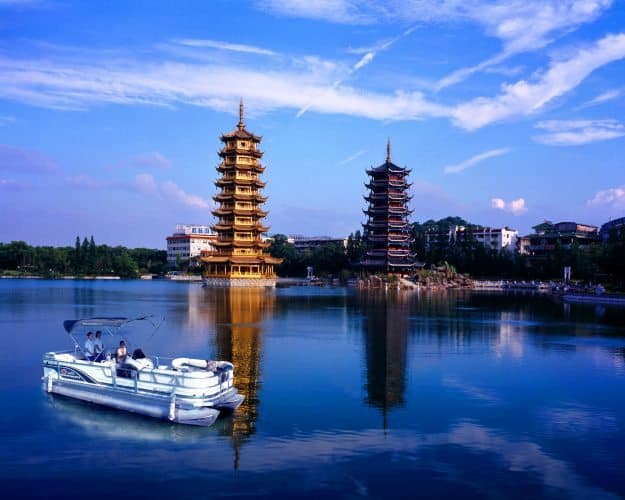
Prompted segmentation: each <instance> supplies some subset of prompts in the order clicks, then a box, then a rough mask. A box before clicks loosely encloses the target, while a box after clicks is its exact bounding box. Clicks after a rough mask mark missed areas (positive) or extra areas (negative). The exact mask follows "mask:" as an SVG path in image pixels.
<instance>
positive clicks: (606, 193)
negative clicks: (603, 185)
mask: <svg viewBox="0 0 625 500" xmlns="http://www.w3.org/2000/svg"><path fill="white" fill-rule="evenodd" d="M586 204H587V205H589V206H591V207H611V208H616V209H619V210H621V209H625V185H622V186H619V187H615V188H609V189H604V190H602V191H598V192H597V193H596V194H595V196H594V197H593V198H592V199H591V200H588V202H587V203H586Z"/></svg>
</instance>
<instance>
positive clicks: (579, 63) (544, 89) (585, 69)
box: [453, 33, 625, 130]
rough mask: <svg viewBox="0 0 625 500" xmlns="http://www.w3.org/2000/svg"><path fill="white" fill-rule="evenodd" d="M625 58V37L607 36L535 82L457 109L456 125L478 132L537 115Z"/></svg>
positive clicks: (519, 84)
mask: <svg viewBox="0 0 625 500" xmlns="http://www.w3.org/2000/svg"><path fill="white" fill-rule="evenodd" d="M623 58H625V34H623V33H621V34H618V35H607V36H605V37H603V38H602V39H600V40H599V41H597V42H596V43H595V44H594V45H592V46H589V47H585V48H581V49H579V50H578V51H577V52H576V53H575V54H574V55H573V56H572V57H570V58H569V59H567V60H563V61H558V62H554V63H552V64H551V67H550V68H549V69H548V70H547V71H546V72H545V73H543V74H540V75H538V76H537V77H536V79H535V81H534V82H533V83H530V82H527V81H525V80H520V81H518V82H516V83H514V84H512V85H509V84H504V85H503V86H502V92H501V93H500V94H499V95H498V96H496V97H492V98H487V97H478V98H477V99H473V100H472V101H469V102H467V103H464V104H460V105H459V106H457V107H456V108H455V109H454V110H453V117H454V121H455V123H456V124H457V125H458V126H460V127H462V128H465V129H467V130H474V129H478V128H480V127H483V126H485V125H488V124H490V123H493V122H496V121H500V120H504V119H508V118H511V117H514V116H524V115H529V114H532V113H535V112H537V111H538V110H540V109H541V108H543V107H544V106H545V105H546V104H547V103H549V102H551V101H552V100H553V99H555V98H556V97H559V96H562V95H564V94H566V93H567V92H569V91H571V90H572V89H574V88H575V87H577V86H578V85H579V84H580V83H581V82H582V81H583V80H584V79H585V78H586V77H587V76H588V75H590V74H591V73H592V72H593V71H595V70H596V69H597V68H600V67H601V66H604V65H606V64H608V63H611V62H613V61H618V60H620V59H623Z"/></svg>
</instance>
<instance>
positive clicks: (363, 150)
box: [336, 149, 367, 166]
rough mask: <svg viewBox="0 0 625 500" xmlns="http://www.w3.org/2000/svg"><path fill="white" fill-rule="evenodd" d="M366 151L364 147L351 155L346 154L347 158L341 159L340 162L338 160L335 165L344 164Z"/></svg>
mask: <svg viewBox="0 0 625 500" xmlns="http://www.w3.org/2000/svg"><path fill="white" fill-rule="evenodd" d="M366 152H367V150H366V149H361V150H360V151H356V152H355V153H354V154H353V155H350V156H348V157H347V158H345V159H343V160H341V161H340V162H338V163H337V164H336V165H337V166H340V165H345V164H346V163H350V162H352V161H354V160H355V159H356V158H360V157H361V156H362V155H364V154H365V153H366Z"/></svg>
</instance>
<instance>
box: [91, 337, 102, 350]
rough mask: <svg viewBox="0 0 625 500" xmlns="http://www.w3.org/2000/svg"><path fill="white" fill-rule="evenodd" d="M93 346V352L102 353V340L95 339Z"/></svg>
mask: <svg viewBox="0 0 625 500" xmlns="http://www.w3.org/2000/svg"><path fill="white" fill-rule="evenodd" d="M93 346H94V347H95V352H102V351H103V350H104V344H103V343H102V339H98V338H96V339H95V342H94V343H93Z"/></svg>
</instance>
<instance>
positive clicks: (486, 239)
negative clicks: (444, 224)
mask: <svg viewBox="0 0 625 500" xmlns="http://www.w3.org/2000/svg"><path fill="white" fill-rule="evenodd" d="M467 230H469V231H471V235H472V237H473V238H475V241H477V242H478V243H480V244H482V245H483V246H484V247H486V248H488V249H489V250H496V251H497V252H502V251H503V250H506V251H509V252H513V251H515V250H516V247H517V239H518V236H519V232H518V231H515V230H514V229H510V228H508V227H471V228H470V229H467V228H466V227H465V226H457V225H454V226H450V227H449V232H448V233H444V234H440V233H438V232H436V231H431V232H428V233H426V235H425V237H426V245H427V247H428V248H431V247H433V246H434V245H436V244H438V243H439V242H440V241H441V239H444V240H446V243H447V244H453V243H455V242H458V241H462V240H463V239H464V238H465V235H466V232H467Z"/></svg>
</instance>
